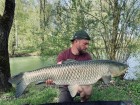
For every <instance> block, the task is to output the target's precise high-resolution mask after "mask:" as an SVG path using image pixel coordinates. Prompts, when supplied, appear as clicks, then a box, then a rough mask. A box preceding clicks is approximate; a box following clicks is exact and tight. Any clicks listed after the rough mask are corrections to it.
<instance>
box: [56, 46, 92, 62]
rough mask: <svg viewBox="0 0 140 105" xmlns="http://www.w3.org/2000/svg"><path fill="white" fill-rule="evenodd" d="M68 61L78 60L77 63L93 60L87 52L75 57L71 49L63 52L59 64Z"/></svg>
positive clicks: (59, 56)
mask: <svg viewBox="0 0 140 105" xmlns="http://www.w3.org/2000/svg"><path fill="white" fill-rule="evenodd" d="M67 59H74V60H77V61H85V60H91V59H92V57H91V56H90V54H89V53H87V52H84V53H80V54H79V55H74V54H72V52H71V48H69V49H67V50H64V51H63V52H61V53H60V54H59V55H58V57H57V62H60V61H66V60H67Z"/></svg>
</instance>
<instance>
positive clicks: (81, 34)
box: [71, 30, 90, 41]
mask: <svg viewBox="0 0 140 105" xmlns="http://www.w3.org/2000/svg"><path fill="white" fill-rule="evenodd" d="M75 39H87V40H90V37H89V35H88V33H87V32H86V31H84V30H80V31H77V32H76V33H75V34H74V35H73V37H72V38H71V41H74V40H75Z"/></svg>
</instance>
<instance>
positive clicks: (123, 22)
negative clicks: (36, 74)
mask: <svg viewBox="0 0 140 105" xmlns="http://www.w3.org/2000/svg"><path fill="white" fill-rule="evenodd" d="M139 5H140V2H139V1H138V0H131V1H130V0H127V1H120V2H119V1H116V2H113V0H106V1H102V0H87V1H85V0H80V1H74V0H71V1H70V0H57V1H52V2H50V1H49V0H42V1H37V0H28V1H23V0H18V1H16V13H15V21H14V24H13V29H12V31H11V35H10V40H9V51H10V54H11V55H14V54H16V52H19V50H28V49H30V48H32V49H34V50H33V51H35V50H36V51H38V52H40V53H39V54H41V55H54V54H55V55H56V54H58V53H59V52H60V51H61V50H63V49H66V48H67V47H69V46H70V41H69V39H70V38H71V37H72V35H73V34H74V32H75V31H77V30H79V29H85V30H86V31H87V32H88V33H89V34H90V36H91V38H92V40H91V43H90V48H89V52H90V53H91V54H92V55H93V58H95V59H114V60H118V61H121V62H124V61H125V60H127V58H128V56H129V54H130V53H132V52H135V51H136V50H138V49H139V48H138V45H139V42H138V40H139V19H140V18H139V15H140V12H139V9H140V8H139Z"/></svg>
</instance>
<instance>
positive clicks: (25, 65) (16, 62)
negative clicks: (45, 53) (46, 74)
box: [10, 56, 140, 79]
mask: <svg viewBox="0 0 140 105" xmlns="http://www.w3.org/2000/svg"><path fill="white" fill-rule="evenodd" d="M54 61H55V57H53V58H43V59H42V57H39V56H29V57H15V58H10V67H11V74H12V75H15V74H18V73H20V72H25V71H31V70H36V69H38V68H41V67H45V66H48V65H51V64H54ZM139 61H140V56H139V57H133V56H131V57H130V58H129V59H128V60H127V64H128V65H129V68H128V73H127V74H126V75H125V79H137V77H136V76H135V73H136V72H138V73H140V66H139V65H140V62H139Z"/></svg>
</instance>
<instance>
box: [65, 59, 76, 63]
mask: <svg viewBox="0 0 140 105" xmlns="http://www.w3.org/2000/svg"><path fill="white" fill-rule="evenodd" d="M74 62H78V61H76V60H74V59H67V60H66V61H63V62H62V64H68V63H74Z"/></svg>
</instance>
